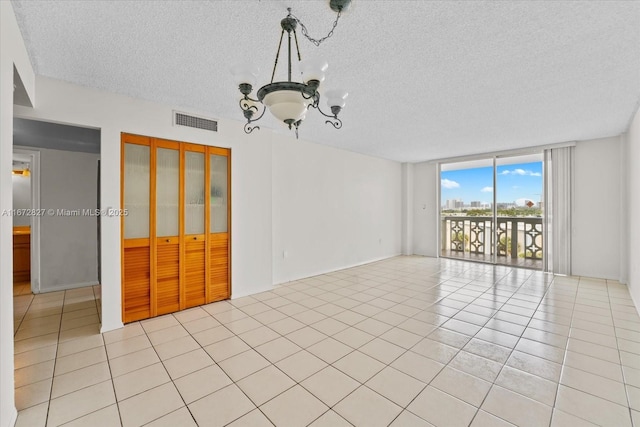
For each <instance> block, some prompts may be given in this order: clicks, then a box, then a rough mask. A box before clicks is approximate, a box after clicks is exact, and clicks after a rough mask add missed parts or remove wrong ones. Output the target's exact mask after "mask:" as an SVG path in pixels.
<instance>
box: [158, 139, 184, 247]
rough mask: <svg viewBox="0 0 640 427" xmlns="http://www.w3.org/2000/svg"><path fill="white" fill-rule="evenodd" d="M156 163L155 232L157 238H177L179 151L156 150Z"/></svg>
mask: <svg viewBox="0 0 640 427" xmlns="http://www.w3.org/2000/svg"><path fill="white" fill-rule="evenodd" d="M156 162H157V164H156V203H157V211H156V225H157V228H156V230H157V231H156V232H157V235H158V237H165V236H177V235H178V234H179V231H178V229H179V213H180V206H179V203H180V151H178V150H171V149H168V148H158V150H157V154H156Z"/></svg>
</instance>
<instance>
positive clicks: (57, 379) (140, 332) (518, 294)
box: [15, 257, 640, 427]
mask: <svg viewBox="0 0 640 427" xmlns="http://www.w3.org/2000/svg"><path fill="white" fill-rule="evenodd" d="M98 293H99V288H98V287H95V288H84V289H76V290H70V291H66V292H57V293H50V294H41V295H37V296H31V295H18V296H16V297H15V322H16V336H15V339H16V341H15V352H16V354H15V366H16V376H15V378H16V404H17V406H18V409H19V410H20V412H19V417H18V422H17V425H18V426H30V427H33V426H44V425H48V426H57V425H68V426H120V425H123V426H139V425H150V426H194V425H200V426H222V425H231V426H236V427H237V426H251V427H259V426H271V425H277V426H307V425H310V426H316V427H317V426H331V427H339V426H349V425H356V426H367V427H375V426H387V425H391V426H430V425H435V426H467V425H472V426H508V425H512V424H513V425H519V426H548V425H552V426H582V425H610V426H616V427H623V426H631V425H633V423H635V426H640V317H638V313H637V311H636V310H635V308H634V306H633V305H632V302H631V300H630V297H629V293H628V291H627V288H626V287H625V286H623V285H620V284H618V283H616V282H611V281H605V280H596V279H588V278H578V277H553V276H550V275H545V274H542V273H539V272H534V271H531V270H524V269H517V268H512V267H495V266H488V265H482V264H473V263H465V262H461V261H456V260H446V259H432V258H422V257H397V258H392V259H389V260H385V261H380V262H376V263H372V264H368V265H365V266H361V267H356V268H351V269H347V270H342V271H337V272H334V273H330V274H325V275H321V276H317V277H312V278H308V279H304V280H299V281H296V282H292V283H288V284H285V285H282V286H278V287H276V288H275V289H274V290H272V291H269V292H264V293H260V294H256V295H252V296H249V297H244V298H240V299H235V300H231V301H223V302H218V303H214V304H209V305H206V306H202V307H197V308H194V309H190V310H186V311H183V312H179V313H175V314H173V315H166V316H162V317H158V318H155V319H150V320H146V321H142V322H135V323H131V324H128V325H126V327H125V328H123V329H120V330H116V331H112V332H109V333H106V334H104V335H100V334H99V332H98V331H99V311H98V307H99V304H97V303H96V297H97V295H98Z"/></svg>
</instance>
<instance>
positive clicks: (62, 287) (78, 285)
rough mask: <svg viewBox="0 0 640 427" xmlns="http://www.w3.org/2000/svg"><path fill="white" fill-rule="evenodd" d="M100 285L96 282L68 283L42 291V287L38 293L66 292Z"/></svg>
mask: <svg viewBox="0 0 640 427" xmlns="http://www.w3.org/2000/svg"><path fill="white" fill-rule="evenodd" d="M99 284H100V283H98V281H92V282H81V283H70V284H64V285H56V286H52V287H49V288H46V289H42V286H41V287H40V292H39V293H41V294H46V293H49V292H59V291H68V290H69V289H77V288H86V287H87V286H96V285H99Z"/></svg>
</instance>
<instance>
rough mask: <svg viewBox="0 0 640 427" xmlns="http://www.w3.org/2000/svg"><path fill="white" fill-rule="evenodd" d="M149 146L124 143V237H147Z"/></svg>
mask: <svg viewBox="0 0 640 427" xmlns="http://www.w3.org/2000/svg"><path fill="white" fill-rule="evenodd" d="M149 150H150V148H149V147H148V146H146V145H137V144H128V143H126V144H124V208H125V209H127V211H128V215H127V216H126V218H125V220H124V238H125V239H139V238H148V237H149V182H150V176H149V175H150V168H149V166H150V164H149V163H150V157H149Z"/></svg>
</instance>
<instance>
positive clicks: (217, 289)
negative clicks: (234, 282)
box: [209, 233, 229, 302]
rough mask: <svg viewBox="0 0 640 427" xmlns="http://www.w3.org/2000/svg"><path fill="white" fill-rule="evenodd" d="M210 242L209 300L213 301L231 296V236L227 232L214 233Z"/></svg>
mask: <svg viewBox="0 0 640 427" xmlns="http://www.w3.org/2000/svg"><path fill="white" fill-rule="evenodd" d="M210 244H211V251H210V259H209V268H210V271H211V274H210V278H211V279H210V281H209V302H213V301H219V300H223V299H227V298H229V238H228V236H227V234H226V233H220V234H212V235H211V236H210Z"/></svg>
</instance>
